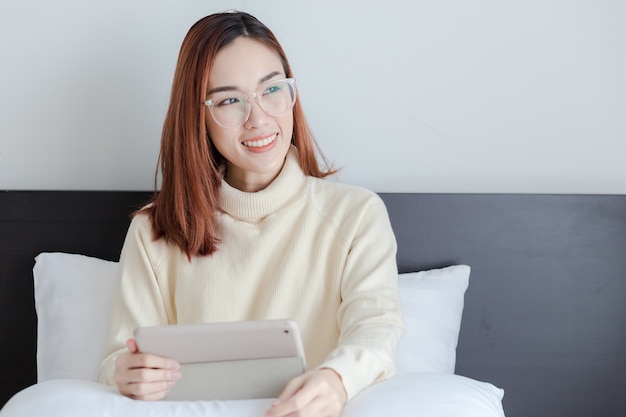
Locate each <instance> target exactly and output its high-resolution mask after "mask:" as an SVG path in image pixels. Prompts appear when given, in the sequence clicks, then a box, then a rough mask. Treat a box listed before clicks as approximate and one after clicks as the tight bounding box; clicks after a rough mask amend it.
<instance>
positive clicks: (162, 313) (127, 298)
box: [99, 215, 172, 386]
mask: <svg viewBox="0 0 626 417" xmlns="http://www.w3.org/2000/svg"><path fill="white" fill-rule="evenodd" d="M166 246H167V245H166V243H164V242H162V241H154V240H153V238H152V233H151V226H150V222H149V220H148V218H147V216H145V215H138V216H135V217H134V218H133V221H132V222H131V225H130V227H129V229H128V233H127V235H126V239H125V242H124V246H123V248H122V253H121V256H120V264H119V272H118V285H117V290H116V294H115V300H114V304H113V311H112V317H111V326H110V328H109V337H108V339H107V346H106V349H105V358H104V359H103V361H102V363H101V365H100V374H99V381H100V382H101V383H103V384H107V385H112V386H115V381H114V379H113V374H114V371H115V359H116V358H117V356H119V354H120V353H122V352H124V351H126V350H127V348H126V341H127V340H128V339H129V338H131V337H133V331H134V330H135V328H137V327H139V326H153V325H160V324H167V323H169V322H171V321H172V320H171V318H172V317H171V316H172V309H171V308H170V307H169V306H170V303H169V302H167V300H168V299H169V297H168V293H169V290H168V288H167V286H166V284H163V283H161V282H159V280H158V279H157V273H156V271H157V270H158V267H159V265H158V263H159V262H160V259H162V258H163V254H164V253H165V251H166Z"/></svg>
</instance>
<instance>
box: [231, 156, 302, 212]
mask: <svg viewBox="0 0 626 417" xmlns="http://www.w3.org/2000/svg"><path fill="white" fill-rule="evenodd" d="M304 179H305V175H304V173H303V172H302V168H300V162H299V158H298V150H297V149H296V147H295V146H293V145H292V146H291V148H290V149H289V152H287V157H286V158H285V163H284V164H283V167H282V169H281V171H280V173H279V174H278V176H277V177H276V178H275V179H274V181H272V182H271V183H270V184H269V185H268V186H267V187H265V188H264V189H262V190H260V191H257V192H254V193H247V192H244V191H240V190H238V189H236V188H234V187H232V186H230V185H229V184H228V183H227V182H226V181H225V180H223V179H222V187H221V190H220V195H221V204H220V206H221V209H222V210H223V211H224V212H226V213H228V214H230V215H231V216H233V217H235V218H237V219H240V220H244V221H254V220H258V219H261V218H263V217H265V216H267V215H268V214H271V213H273V212H275V211H276V210H278V209H279V208H280V207H282V206H283V205H284V204H285V203H287V201H289V200H290V199H291V198H292V197H293V196H294V194H296V192H298V190H300V189H301V187H302V184H303V182H304Z"/></svg>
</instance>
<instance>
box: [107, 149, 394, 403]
mask: <svg viewBox="0 0 626 417" xmlns="http://www.w3.org/2000/svg"><path fill="white" fill-rule="evenodd" d="M221 197H222V203H221V208H222V210H223V213H222V214H221V215H220V217H219V221H220V230H221V235H220V238H221V244H220V246H219V248H218V251H217V252H216V253H215V254H213V255H212V256H209V257H194V258H192V260H191V261H189V260H188V259H187V257H186V256H185V255H184V254H183V253H182V252H181V251H180V250H179V248H178V247H177V246H175V245H172V244H169V243H167V242H166V241H165V240H164V239H160V240H157V241H154V240H153V239H152V232H151V226H150V222H149V220H148V217H147V216H145V215H139V216H136V217H135V218H134V219H133V221H132V222H131V225H130V228H129V231H128V234H127V237H126V241H125V243H124V247H123V249H122V255H121V258H120V282H119V290H118V294H117V297H116V304H115V306H114V310H113V319H112V323H111V332H110V337H109V344H108V347H107V349H106V352H107V356H106V357H105V359H104V360H103V362H102V366H101V371H100V380H101V382H103V383H106V384H109V385H114V381H113V371H114V363H115V357H117V355H119V353H120V352H122V351H124V350H125V349H126V347H125V343H126V340H127V339H128V338H129V337H131V335H132V332H133V330H134V329H135V328H136V327H139V326H152V325H160V324H172V323H198V322H223V321H239V320H260V319H292V320H294V321H296V322H297V323H298V325H299V327H300V331H301V333H302V339H303V343H304V348H305V354H306V358H307V362H308V367H309V369H314V368H320V367H326V368H332V369H333V370H335V371H336V372H337V373H338V374H339V375H341V377H342V380H343V383H344V386H345V388H346V391H347V394H348V398H352V397H353V396H354V395H355V394H357V393H358V392H359V391H361V390H362V389H363V388H366V387H367V386H369V385H370V384H372V383H374V382H377V381H380V380H383V379H385V378H388V377H389V376H391V375H392V374H393V373H394V371H395V353H396V345H397V342H398V339H399V337H400V335H401V333H402V331H403V328H404V325H403V322H402V318H401V312H400V303H399V300H398V290H397V269H396V259H395V255H396V242H395V238H394V234H393V231H392V229H391V225H390V223H389V218H388V215H387V211H386V209H385V206H384V204H383V202H382V201H381V200H380V198H379V197H378V196H377V195H376V194H375V193H373V192H371V191H368V190H365V189H362V188H358V187H354V186H348V185H343V184H338V183H333V182H330V181H325V180H321V179H318V178H312V177H307V176H305V175H304V174H303V172H302V170H301V169H300V166H299V163H298V159H297V151H296V149H295V148H292V149H291V150H290V152H289V154H288V156H287V159H286V161H285V165H284V167H283V169H282V171H281V173H280V174H279V176H278V177H277V178H276V179H275V180H274V181H273V182H272V183H271V184H270V185H269V186H268V187H267V188H265V189H264V190H262V191H259V192H256V193H246V192H242V191H239V190H237V189H235V188H233V187H231V186H229V185H228V184H227V183H226V182H222V188H221Z"/></svg>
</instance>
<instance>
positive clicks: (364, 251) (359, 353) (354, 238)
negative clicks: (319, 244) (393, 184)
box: [266, 196, 404, 417]
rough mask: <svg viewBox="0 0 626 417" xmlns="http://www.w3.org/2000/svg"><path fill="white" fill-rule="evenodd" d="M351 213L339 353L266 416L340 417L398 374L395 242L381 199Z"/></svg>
mask: <svg viewBox="0 0 626 417" xmlns="http://www.w3.org/2000/svg"><path fill="white" fill-rule="evenodd" d="M358 206H359V207H362V209H361V210H359V211H356V210H355V211H350V214H349V216H350V221H346V222H345V223H346V224H345V230H344V236H345V237H346V240H347V241H348V242H349V247H350V250H349V253H348V255H347V257H346V260H345V267H344V271H343V274H342V278H341V279H342V281H341V293H342V294H341V295H342V302H341V306H340V308H339V311H338V313H337V320H338V323H339V326H340V332H341V333H340V338H339V344H338V346H337V348H336V349H335V350H334V351H333V352H331V353H330V355H329V356H328V358H327V360H326V361H325V362H324V363H322V364H321V365H320V366H319V367H318V368H317V369H315V370H313V371H311V372H308V373H306V374H304V375H302V376H300V377H298V378H295V379H294V380H292V381H291V382H290V383H289V384H288V385H287V386H286V388H285V390H284V391H283V393H282V394H281V395H280V396H279V398H278V401H277V402H276V403H275V404H274V405H273V407H272V409H271V410H269V411H268V413H267V414H266V416H272V417H276V416H287V415H291V413H293V412H295V411H298V412H299V413H300V414H298V415H303V416H307V415H311V416H339V415H340V414H341V411H342V409H343V406H344V404H345V402H346V401H347V400H348V399H350V398H352V397H353V396H354V395H356V393H358V392H359V391H361V390H362V389H363V388H365V387H367V386H369V385H370V384H372V383H374V382H377V381H380V380H382V379H385V378H388V377H390V376H391V375H392V374H393V373H394V371H395V354H396V345H397V342H398V339H399V337H400V335H401V334H402V331H403V329H404V324H403V322H402V318H401V312H400V304H399V297H398V289H397V277H398V275H397V267H396V259H395V255H396V242H395V236H394V234H393V231H392V229H391V225H390V223H389V218H388V215H387V211H386V208H385V206H384V204H383V203H382V201H381V200H380V199H379V198H378V197H377V196H371V197H369V199H368V200H367V201H366V202H364V204H358Z"/></svg>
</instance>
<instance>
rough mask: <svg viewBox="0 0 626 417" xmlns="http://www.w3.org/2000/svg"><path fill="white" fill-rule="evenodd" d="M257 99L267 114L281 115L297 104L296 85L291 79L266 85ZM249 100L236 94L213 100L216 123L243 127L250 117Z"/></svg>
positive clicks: (257, 95)
mask: <svg viewBox="0 0 626 417" xmlns="http://www.w3.org/2000/svg"><path fill="white" fill-rule="evenodd" d="M255 98H256V99H257V102H258V103H259V106H260V107H261V108H262V109H263V111H265V112H266V113H267V114H269V115H271V116H278V115H281V114H283V113H285V112H286V111H288V110H289V109H291V108H292V107H293V105H294V103H295V99H296V92H295V83H294V81H293V80H290V79H286V80H279V81H274V82H271V83H269V84H267V85H265V86H264V87H263V89H262V90H261V91H259V92H258V93H257V94H256V95H255ZM249 100H250V99H249V98H248V97H247V96H246V95H244V94H241V93H236V92H234V93H229V94H227V95H223V96H219V97H215V98H212V99H211V100H210V102H211V104H210V105H209V108H210V109H211V114H212V115H213V117H214V119H215V121H216V122H217V123H219V124H220V125H222V126H225V127H238V126H241V125H243V124H244V123H245V122H246V120H247V119H248V117H249V115H250V101H249Z"/></svg>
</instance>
